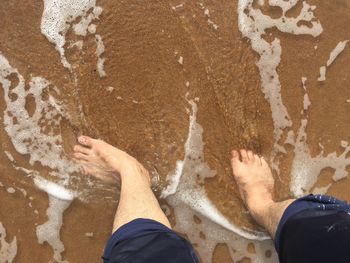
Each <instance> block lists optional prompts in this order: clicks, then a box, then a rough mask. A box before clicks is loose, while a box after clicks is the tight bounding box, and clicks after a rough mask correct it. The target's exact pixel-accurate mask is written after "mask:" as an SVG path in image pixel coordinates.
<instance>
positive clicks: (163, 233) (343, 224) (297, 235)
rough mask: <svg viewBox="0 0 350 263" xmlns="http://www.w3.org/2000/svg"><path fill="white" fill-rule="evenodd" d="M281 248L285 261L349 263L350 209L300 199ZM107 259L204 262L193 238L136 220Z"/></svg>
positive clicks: (324, 199)
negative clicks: (191, 239) (192, 244)
mask: <svg viewBox="0 0 350 263" xmlns="http://www.w3.org/2000/svg"><path fill="white" fill-rule="evenodd" d="M275 247H276V250H277V252H278V256H279V261H280V263H333V262H334V263H349V262H350V206H349V205H348V204H347V203H345V202H343V201H340V200H337V199H336V198H334V197H331V196H325V195H309V196H306V197H303V198H300V199H298V200H296V201H294V202H293V203H292V204H290V205H289V206H288V207H287V209H286V211H285V212H284V214H283V216H282V218H281V220H280V222H279V225H278V228H277V231H276V235H275ZM103 260H104V263H117V262H118V263H119V262H123V263H151V262H152V263H159V262H167V263H179V262H181V263H193V262H194V263H197V262H199V260H198V258H197V256H196V254H195V252H194V250H193V247H192V246H191V244H190V243H189V242H188V241H187V240H185V239H184V238H182V237H180V236H179V235H178V234H176V233H175V232H174V231H172V230H171V229H169V228H168V227H166V226H164V225H162V224H160V223H158V222H156V221H154V220H150V219H136V220H133V221H131V222H129V223H127V224H125V225H123V226H122V227H120V228H119V229H118V230H117V231H116V232H114V233H113V235H112V237H111V238H110V240H109V241H108V243H107V246H106V248H105V252H104V256H103ZM223 263H225V262H223Z"/></svg>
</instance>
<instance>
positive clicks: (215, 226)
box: [162, 100, 276, 263]
mask: <svg viewBox="0 0 350 263" xmlns="http://www.w3.org/2000/svg"><path fill="white" fill-rule="evenodd" d="M189 103H190V104H191V107H192V111H191V114H190V116H189V119H190V124H189V131H188V138H187V140H186V143H185V156H184V159H183V160H181V161H178V162H177V165H176V169H175V171H174V173H173V174H172V176H170V178H171V179H170V181H169V185H168V187H167V188H166V189H164V190H163V192H162V196H163V197H166V200H167V202H168V203H169V205H170V206H171V207H172V208H173V209H174V215H175V218H176V225H175V229H176V230H177V231H179V232H182V233H186V234H187V236H188V237H189V239H190V240H191V242H192V243H195V244H196V245H197V249H198V251H199V253H200V255H201V258H202V260H203V262H205V263H209V262H211V260H212V254H213V251H214V249H215V247H216V245H217V244H218V243H227V245H228V246H229V248H230V249H229V251H230V253H231V255H232V256H233V257H234V259H235V260H240V259H242V258H243V257H245V256H246V247H247V245H248V243H249V242H253V243H255V246H256V250H257V254H258V255H256V256H252V262H253V263H256V262H261V258H259V257H260V256H261V255H263V254H264V253H265V250H267V249H270V250H271V251H273V247H272V243H271V241H260V242H256V241H252V240H265V239H269V237H268V236H267V235H266V234H265V233H262V232H253V231H248V230H246V229H242V228H239V227H237V226H235V225H234V224H232V223H231V222H230V221H228V220H227V219H226V218H225V217H224V216H223V215H222V214H221V212H220V211H218V209H217V208H216V207H215V206H214V205H213V204H212V202H211V201H210V200H209V199H208V197H207V194H206V192H205V189H204V186H203V182H204V179H205V178H208V177H213V176H214V175H215V171H212V170H211V169H210V168H209V166H208V165H207V164H206V163H205V162H204V155H203V147H204V144H203V140H202V133H203V128H202V127H201V126H200V125H199V124H198V123H197V117H196V113H197V105H196V103H195V102H194V101H193V100H189ZM194 216H196V217H197V218H200V220H201V221H202V223H200V224H198V223H195V222H194ZM203 235H205V236H206V238H205V239H203V238H202V237H201V236H203ZM259 253H260V254H259ZM275 260H276V257H275V255H273V256H272V257H271V258H270V259H266V260H265V261H264V262H271V263H272V262H275Z"/></svg>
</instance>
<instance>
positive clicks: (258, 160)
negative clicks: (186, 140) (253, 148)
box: [254, 154, 261, 164]
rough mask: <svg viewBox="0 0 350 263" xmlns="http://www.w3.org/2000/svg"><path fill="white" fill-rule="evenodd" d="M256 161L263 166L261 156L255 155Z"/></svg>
mask: <svg viewBox="0 0 350 263" xmlns="http://www.w3.org/2000/svg"><path fill="white" fill-rule="evenodd" d="M254 160H255V162H257V163H258V164H261V160H260V156H259V155H257V154H254Z"/></svg>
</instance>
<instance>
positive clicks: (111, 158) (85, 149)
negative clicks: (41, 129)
mask: <svg viewBox="0 0 350 263" xmlns="http://www.w3.org/2000/svg"><path fill="white" fill-rule="evenodd" d="M78 141H79V143H80V144H81V145H76V146H75V147H74V157H75V158H76V159H77V160H79V162H80V163H81V164H82V165H83V168H84V170H85V172H86V173H89V174H91V175H93V176H95V177H97V178H100V179H101V180H103V181H105V182H109V183H116V182H118V180H120V181H121V192H120V200H119V205H118V208H117V212H116V215H115V219H114V223H113V232H115V231H116V230H117V229H118V228H120V227H121V226H122V225H124V224H126V223H128V222H131V221H132V220H135V219H139V218H146V219H152V220H155V221H157V222H159V223H161V224H163V225H165V226H167V227H168V228H171V226H170V223H169V220H168V219H167V217H166V216H165V214H164V212H163V211H162V209H161V208H160V206H159V203H158V201H157V199H156V197H155V195H154V194H153V192H152V189H151V184H150V177H149V174H148V171H147V170H146V169H145V168H144V167H143V166H142V164H140V163H139V162H138V161H137V160H136V159H135V158H133V157H132V156H130V155H128V154H127V153H126V152H124V151H121V150H119V149H117V148H116V147H113V146H112V145H110V144H108V143H106V142H104V141H102V140H97V139H92V138H90V137H87V136H81V137H79V139H78Z"/></svg>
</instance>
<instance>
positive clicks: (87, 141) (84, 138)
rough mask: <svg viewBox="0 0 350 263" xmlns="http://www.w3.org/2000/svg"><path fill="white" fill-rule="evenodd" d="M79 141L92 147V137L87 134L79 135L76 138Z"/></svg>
mask: <svg viewBox="0 0 350 263" xmlns="http://www.w3.org/2000/svg"><path fill="white" fill-rule="evenodd" d="M78 141H79V143H81V144H82V145H84V146H88V147H92V141H93V139H92V138H90V137H89V136H80V137H79V138H78Z"/></svg>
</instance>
